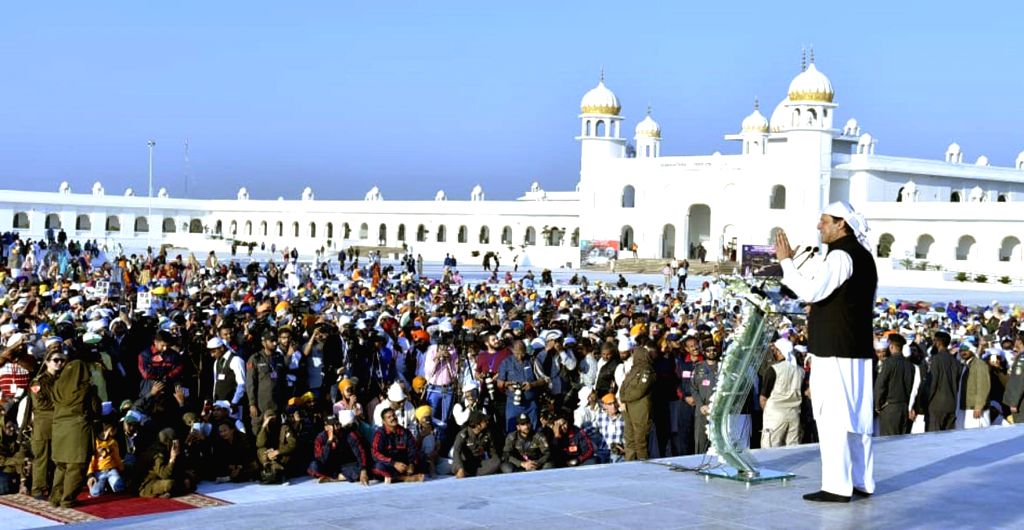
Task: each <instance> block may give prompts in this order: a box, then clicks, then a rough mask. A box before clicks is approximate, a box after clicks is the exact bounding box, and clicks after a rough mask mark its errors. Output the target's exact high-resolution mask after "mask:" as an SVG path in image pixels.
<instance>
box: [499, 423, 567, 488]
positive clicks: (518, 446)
mask: <svg viewBox="0 0 1024 530" xmlns="http://www.w3.org/2000/svg"><path fill="white" fill-rule="evenodd" d="M550 460H551V446H550V445H549V444H548V439H547V437H546V436H544V433H542V432H540V431H536V432H534V430H533V424H532V423H531V422H530V416H528V415H527V414H526V413H525V412H524V413H522V414H520V415H519V416H517V417H516V428H515V430H513V431H512V432H510V433H509V434H508V436H507V437H506V438H505V450H504V452H503V455H502V463H501V472H502V473H515V472H518V471H536V470H538V469H552V468H554V467H555V466H554V464H553V463H552V462H551V461H550Z"/></svg>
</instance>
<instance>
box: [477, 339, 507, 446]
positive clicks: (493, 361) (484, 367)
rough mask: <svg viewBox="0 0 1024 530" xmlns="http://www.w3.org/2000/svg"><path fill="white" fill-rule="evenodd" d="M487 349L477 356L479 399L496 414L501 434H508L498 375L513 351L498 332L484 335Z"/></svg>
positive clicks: (502, 394)
mask: <svg viewBox="0 0 1024 530" xmlns="http://www.w3.org/2000/svg"><path fill="white" fill-rule="evenodd" d="M484 347H485V348H486V349H485V350H483V351H481V352H480V353H478V354H477V356H476V373H477V380H478V381H479V391H480V393H479V401H480V403H481V405H482V406H484V407H485V408H487V409H488V410H490V411H491V413H492V414H493V415H494V421H495V424H496V425H495V427H496V428H497V430H498V431H500V434H501V435H504V434H506V433H507V432H508V431H507V429H506V419H505V401H506V400H505V394H504V393H502V392H500V391H499V390H498V383H497V376H498V370H499V369H500V368H501V365H502V363H503V362H505V359H507V358H508V357H509V356H510V355H512V352H511V351H509V349H508V348H506V347H505V342H504V341H503V340H502V339H501V337H499V336H498V334H497V333H490V334H488V335H487V336H486V337H484Z"/></svg>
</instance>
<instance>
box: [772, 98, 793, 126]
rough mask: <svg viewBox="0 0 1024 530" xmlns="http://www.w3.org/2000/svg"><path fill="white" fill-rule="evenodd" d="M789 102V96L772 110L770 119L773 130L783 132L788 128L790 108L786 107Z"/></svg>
mask: <svg viewBox="0 0 1024 530" xmlns="http://www.w3.org/2000/svg"><path fill="white" fill-rule="evenodd" d="M788 104H789V98H788V97H787V98H786V99H784V100H782V101H780V102H779V104H778V105H776V106H775V110H773V111H772V118H771V120H770V121H771V131H772V132H781V131H784V130H786V128H787V127H788V124H787V122H788V120H787V119H786V118H787V117H788V116H789V112H788V110H789V109H788V108H787V107H786V105H788Z"/></svg>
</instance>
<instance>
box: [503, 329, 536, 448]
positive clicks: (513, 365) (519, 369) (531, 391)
mask: <svg viewBox="0 0 1024 530" xmlns="http://www.w3.org/2000/svg"><path fill="white" fill-rule="evenodd" d="M533 365H534V363H533V360H532V359H530V358H529V357H528V356H527V355H526V345H525V344H523V343H522V342H518V341H517V342H514V343H513V344H512V356H511V357H508V358H507V359H505V361H504V362H502V363H501V368H500V369H499V370H498V377H497V380H496V381H497V384H498V390H499V391H500V392H504V393H505V395H506V396H507V401H506V404H505V418H506V420H505V432H506V433H508V432H512V430H513V429H515V422H514V418H516V417H518V416H519V415H520V414H526V415H527V416H528V417H529V418H530V424H531V425H534V426H536V425H537V398H538V397H539V393H540V391H541V389H542V388H543V387H544V382H543V381H541V380H540V379H538V377H537V374H536V372H535V370H534V366H533Z"/></svg>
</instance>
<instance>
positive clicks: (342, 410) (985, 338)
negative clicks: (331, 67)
mask: <svg viewBox="0 0 1024 530" xmlns="http://www.w3.org/2000/svg"><path fill="white" fill-rule="evenodd" d="M0 254H2V255H0V265H2V266H0V309H2V315H0V352H2V353H0V401H2V403H3V412H4V426H3V427H4V428H3V434H2V438H0V493H7V494H12V493H18V492H21V493H22V494H26V495H32V496H34V497H37V498H40V499H48V500H49V502H50V503H51V504H53V505H55V506H64V507H70V506H74V505H75V503H76V499H78V498H79V495H80V494H82V492H83V491H84V492H86V493H87V494H88V495H93V496H98V495H105V494H112V493H119V494H130V495H140V496H146V497H170V496H176V495H181V494H184V493H187V492H191V491H194V490H195V489H196V488H197V486H198V484H199V483H201V482H203V481H215V482H250V481H259V482H260V483H263V484H285V483H288V482H289V481H290V480H293V479H295V478H296V477H300V476H311V477H314V478H316V479H317V480H319V481H321V482H332V481H348V482H354V483H360V484H364V485H367V484H370V483H371V482H382V483H391V482H398V481H420V480H424V479H425V478H430V477H435V476H440V475H454V476H455V477H458V478H463V477H472V476H480V475H487V474H493V473H515V472H529V471H536V470H542V469H550V468H556V467H573V466H582V465H590V464H599V463H615V462H620V461H624V460H638V459H646V458H650V457H665V456H676V455H689V454H699V453H705V452H707V451H708V448H709V441H708V437H707V434H706V428H705V427H706V423H707V419H706V418H707V416H708V413H709V407H710V406H711V402H712V399H713V394H714V390H715V387H716V378H717V377H718V370H719V367H720V359H721V358H722V355H723V354H724V353H726V352H727V351H728V348H729V345H730V343H731V342H732V341H733V340H734V339H735V336H734V332H735V330H737V329H739V328H740V327H741V326H742V325H743V322H742V319H743V314H744V312H743V311H742V307H741V305H742V302H741V301H739V300H738V299H736V298H734V297H731V296H730V295H729V290H728V289H727V285H726V283H725V280H724V279H714V280H711V281H708V282H707V283H706V284H705V285H703V286H702V287H701V289H700V293H699V294H698V295H696V296H691V297H689V298H688V297H687V293H686V292H685V291H683V290H680V289H678V288H677V289H673V288H671V285H670V284H669V285H667V286H649V285H641V286H632V287H629V286H624V287H623V286H608V285H602V284H601V283H600V282H586V281H584V282H582V283H581V282H573V285H568V284H565V285H558V284H554V285H551V286H549V287H548V286H545V287H542V286H540V285H536V284H535V283H534V278H533V275H532V273H530V272H529V271H526V272H524V273H523V274H522V275H520V274H518V273H517V274H516V277H513V276H512V275H511V274H509V273H506V274H505V275H504V277H503V279H501V280H499V279H498V276H497V274H496V272H497V271H496V269H497V267H498V264H497V262H495V264H494V267H495V271H494V272H495V274H492V275H491V276H490V279H489V280H485V281H481V282H477V283H473V282H465V281H462V280H461V279H459V278H453V276H452V274H450V273H447V272H446V273H445V274H443V275H441V276H440V277H437V278H430V277H426V276H424V275H423V271H422V268H423V265H422V259H418V260H417V259H413V258H412V257H411V256H408V257H407V258H406V259H403V260H401V261H399V262H397V263H396V264H387V263H385V262H383V261H382V260H381V259H380V257H379V256H375V257H371V258H370V259H368V260H367V261H366V262H365V263H362V264H360V263H359V260H358V258H355V259H351V257H350V259H349V260H348V261H347V262H346V261H344V260H342V261H331V260H326V259H317V260H316V261H315V262H313V263H300V262H299V260H297V259H296V256H297V255H296V254H294V253H292V252H290V251H289V249H283V250H282V252H281V253H280V257H276V256H275V259H270V260H266V261H262V262H261V261H251V262H247V263H245V264H244V265H243V263H241V262H239V261H234V260H231V261H228V262H221V261H220V260H218V259H217V257H216V256H215V255H212V254H211V255H209V256H207V257H206V259H205V260H203V261H200V260H199V259H197V258H196V257H195V256H191V255H189V256H181V255H175V256H170V255H167V254H166V253H165V252H162V251H152V250H150V251H146V252H141V253H139V254H135V255H127V256H125V255H113V254H114V252H107V251H104V250H103V249H102V248H101V247H100V246H98V245H96V244H89V245H79V244H78V243H76V242H74V241H66V240H63V241H57V240H56V239H54V240H52V241H45V240H44V241H27V240H23V239H21V238H19V237H18V236H17V235H16V234H5V235H4V236H3V246H2V250H0ZM456 280H457V281H456ZM541 283H544V282H541ZM547 283H554V282H547ZM875 328H876V329H875V339H876V344H875V347H876V350H877V360H878V362H877V372H876V379H875V408H876V410H877V422H878V427H877V429H876V433H877V434H880V435H889V434H904V433H912V432H923V431H925V430H929V431H931V430H944V429H952V428H974V427H985V426H988V425H994V424H1000V423H1012V422H1015V421H1020V420H1021V419H1022V411H1021V407H1024V403H1022V400H1024V359H1022V358H1021V356H1020V355H1019V354H1020V353H1021V352H1022V351H1024V338H1022V337H1024V333H1022V329H1024V324H1022V323H1021V308H1020V307H1019V306H1005V307H1004V306H1001V305H999V304H998V303H995V302H993V303H992V304H990V305H989V306H988V307H984V308H973V309H970V308H967V307H965V306H963V305H961V304H959V303H952V304H937V305H930V304H925V303H912V302H892V301H887V300H879V301H878V303H877V305H876V318H875ZM774 333H775V337H774V340H773V342H772V344H771V346H770V347H769V352H768V353H767V355H766V361H765V363H764V366H762V368H761V370H760V371H759V373H758V376H757V382H756V384H755V386H754V389H753V390H752V391H751V394H750V396H749V398H748V399H747V402H746V404H745V405H744V407H743V409H742V411H741V420H742V421H743V422H744V425H746V426H747V431H746V432H747V434H748V440H749V442H750V443H751V445H753V446H755V447H756V446H762V447H774V446H780V445H789V444H796V443H805V442H813V441H815V427H814V422H813V419H812V415H811V413H810V410H809V408H810V407H809V396H808V385H807V379H808V373H809V371H810V370H812V369H813V355H810V354H809V353H808V352H807V349H806V347H805V345H806V343H807V340H806V323H805V322H804V321H803V320H801V319H799V318H798V317H796V316H794V317H792V318H786V319H783V320H782V323H781V324H780V326H779V328H778V329H777V330H775V331H774Z"/></svg>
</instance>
